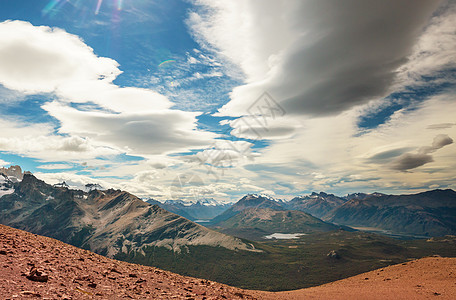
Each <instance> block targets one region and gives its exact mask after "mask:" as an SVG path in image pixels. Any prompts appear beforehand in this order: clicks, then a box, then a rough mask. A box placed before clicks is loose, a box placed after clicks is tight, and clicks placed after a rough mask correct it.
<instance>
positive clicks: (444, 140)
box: [432, 134, 453, 150]
mask: <svg viewBox="0 0 456 300" xmlns="http://www.w3.org/2000/svg"><path fill="white" fill-rule="evenodd" d="M452 143H453V139H452V138H450V137H449V136H448V135H446V134H439V135H437V136H436V137H435V138H434V142H433V143H432V148H433V149H435V150H438V149H440V148H442V147H445V146H446V145H450V144H452Z"/></svg>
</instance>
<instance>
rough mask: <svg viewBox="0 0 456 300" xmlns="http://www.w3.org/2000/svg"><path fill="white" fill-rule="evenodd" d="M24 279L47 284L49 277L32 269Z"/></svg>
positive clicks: (36, 269) (34, 268)
mask: <svg viewBox="0 0 456 300" xmlns="http://www.w3.org/2000/svg"><path fill="white" fill-rule="evenodd" d="M25 277H26V278H27V279H28V280H31V281H37V282H47V281H48V279H49V276H48V275H47V274H46V273H44V272H42V271H40V270H39V269H38V268H36V267H32V268H31V269H30V272H29V273H28V274H26V276H25Z"/></svg>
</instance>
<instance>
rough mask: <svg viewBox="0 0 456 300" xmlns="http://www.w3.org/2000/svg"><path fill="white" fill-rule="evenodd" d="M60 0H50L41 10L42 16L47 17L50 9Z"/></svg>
mask: <svg viewBox="0 0 456 300" xmlns="http://www.w3.org/2000/svg"><path fill="white" fill-rule="evenodd" d="M59 2H60V0H51V1H49V3H48V4H47V5H46V6H45V7H44V8H43V9H42V10H41V12H42V13H43V15H47V14H48V13H49V12H50V11H52V9H53V8H54V7H55V6H56V5H57V4H59Z"/></svg>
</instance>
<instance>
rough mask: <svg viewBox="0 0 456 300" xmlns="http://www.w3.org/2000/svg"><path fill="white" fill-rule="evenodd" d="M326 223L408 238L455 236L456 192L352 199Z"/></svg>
mask: <svg viewBox="0 0 456 300" xmlns="http://www.w3.org/2000/svg"><path fill="white" fill-rule="evenodd" d="M327 220H328V221H330V222H334V223H337V224H342V225H347V226H353V227H375V228H380V229H383V230H389V231H391V232H393V233H401V234H410V235H421V236H443V235H447V234H456V192H455V191H453V190H450V189H447V190H433V191H428V192H424V193H419V194H412V195H372V196H368V197H365V198H354V199H352V200H350V201H348V202H346V203H345V204H343V205H341V206H339V207H338V208H336V209H335V210H334V211H332V213H331V214H330V215H329V216H328V218H327Z"/></svg>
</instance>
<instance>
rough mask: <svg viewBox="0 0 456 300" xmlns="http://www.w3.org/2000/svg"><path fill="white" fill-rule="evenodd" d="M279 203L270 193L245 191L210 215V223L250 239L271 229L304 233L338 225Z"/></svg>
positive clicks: (217, 227) (336, 227)
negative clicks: (212, 216) (260, 193)
mask: <svg viewBox="0 0 456 300" xmlns="http://www.w3.org/2000/svg"><path fill="white" fill-rule="evenodd" d="M283 205H284V203H283V202H278V201H277V200H275V199H274V198H272V197H270V196H265V195H258V194H248V195H246V196H244V197H242V198H241V199H240V200H239V201H238V202H236V203H235V204H233V205H232V206H231V207H230V208H229V209H227V210H226V211H225V212H224V213H222V214H221V215H219V216H217V217H216V218H214V219H213V220H212V221H211V223H210V226H211V227H213V228H215V229H217V230H219V231H221V232H224V233H227V234H231V235H234V236H239V237H243V238H248V239H253V240H261V239H264V238H265V236H267V235H270V234H274V233H282V234H307V233H313V232H324V231H331V230H337V229H339V228H340V227H338V226H335V225H333V224H330V223H326V222H324V221H322V220H320V219H318V218H316V217H314V216H312V215H310V214H308V213H305V212H302V211H297V210H288V209H286V208H285V207H284V206H283Z"/></svg>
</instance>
